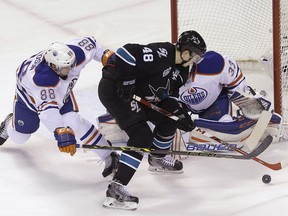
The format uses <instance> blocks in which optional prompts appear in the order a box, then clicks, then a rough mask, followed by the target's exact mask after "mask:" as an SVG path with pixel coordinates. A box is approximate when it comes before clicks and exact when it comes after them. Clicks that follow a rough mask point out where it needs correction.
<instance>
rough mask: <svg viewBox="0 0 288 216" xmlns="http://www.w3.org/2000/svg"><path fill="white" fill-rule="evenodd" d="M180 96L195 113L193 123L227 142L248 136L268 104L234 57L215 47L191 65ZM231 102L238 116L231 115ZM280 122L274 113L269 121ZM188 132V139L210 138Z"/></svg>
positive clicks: (191, 140)
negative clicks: (253, 86)
mask: <svg viewBox="0 0 288 216" xmlns="http://www.w3.org/2000/svg"><path fill="white" fill-rule="evenodd" d="M179 100H180V101H181V102H182V103H185V104H186V106H187V108H188V109H189V110H190V111H191V112H192V113H193V114H198V117H199V119H196V120H195V125H196V126H198V127H200V128H205V129H208V131H209V133H213V134H214V135H216V136H217V137H219V138H221V139H223V140H225V141H230V142H231V141H241V140H243V139H245V138H247V137H248V136H249V134H250V133H251V131H252V128H253V127H252V126H253V125H254V124H256V122H257V119H258V117H259V115H260V113H261V112H262V111H263V109H266V110H268V109H269V107H270V105H271V103H270V102H269V101H267V100H266V99H264V98H262V97H261V96H260V95H255V92H254V91H253V89H251V88H250V87H249V86H247V83H246V80H245V76H244V74H243V73H242V71H241V69H240V68H239V66H238V64H237V63H236V61H235V60H234V59H233V58H231V57H228V56H224V55H221V54H220V53H217V52H215V51H207V52H206V53H205V55H204V56H203V59H202V61H200V62H198V64H194V65H193V67H192V68H191V70H190V76H189V79H188V80H187V82H186V83H185V85H183V86H182V87H181V88H180V90H179ZM231 102H233V103H234V104H235V105H236V106H238V107H239V108H240V110H241V115H240V116H238V117H232V116H233V113H232V109H231V108H232V106H231ZM234 116H235V115H234ZM280 123H281V117H280V116H279V115H278V114H274V115H273V117H272V119H271V124H276V125H277V124H278V125H279V124H280ZM210 130H211V131H210ZM191 134H192V136H190V140H189V141H190V142H199V140H200V143H201V142H203V143H207V142H208V141H209V140H207V137H206V139H205V137H201V138H202V139H199V137H197V134H196V133H193V132H192V133H191ZM193 134H194V136H195V137H193ZM203 138H204V139H203Z"/></svg>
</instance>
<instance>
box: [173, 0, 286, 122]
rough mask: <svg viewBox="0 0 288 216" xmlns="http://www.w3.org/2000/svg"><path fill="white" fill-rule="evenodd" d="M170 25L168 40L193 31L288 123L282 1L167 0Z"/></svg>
mask: <svg viewBox="0 0 288 216" xmlns="http://www.w3.org/2000/svg"><path fill="white" fill-rule="evenodd" d="M171 27H172V28H171V29H172V42H176V41H177V37H178V35H179V34H181V33H182V32H183V31H186V30H190V29H194V30H196V31H198V32H199V33H200V34H201V35H202V36H203V38H204V39H205V41H206V43H207V47H208V50H215V51H218V52H220V53H222V54H224V55H229V56H231V57H233V58H234V59H236V61H237V62H238V64H239V66H240V67H241V69H242V71H243V73H244V74H245V75H246V78H247V82H248V84H249V85H251V86H252V87H253V88H255V89H256V91H258V92H259V93H262V94H263V95H266V97H267V99H268V100H270V101H272V104H273V109H274V110H275V111H276V112H277V113H280V114H282V116H283V119H284V120H283V123H286V124H287V122H288V1H287V0H253V1H251V0H241V1H239V0H229V1H227V0H215V1H211V0H193V1H189V0H171ZM255 80H257V81H256V82H255Z"/></svg>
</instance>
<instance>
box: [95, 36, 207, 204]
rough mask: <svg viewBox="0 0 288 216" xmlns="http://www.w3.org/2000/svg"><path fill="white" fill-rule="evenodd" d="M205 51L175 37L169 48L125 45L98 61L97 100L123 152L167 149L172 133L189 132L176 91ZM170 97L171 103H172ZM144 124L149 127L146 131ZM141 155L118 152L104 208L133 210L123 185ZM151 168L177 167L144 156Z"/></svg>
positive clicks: (190, 39)
mask: <svg viewBox="0 0 288 216" xmlns="http://www.w3.org/2000/svg"><path fill="white" fill-rule="evenodd" d="M205 51H206V44H205V42H204V40H203V38H202V37H201V36H200V35H199V34H198V33H197V32H196V31H186V32H183V33H182V34H181V36H180V37H179V39H178V42H177V44H176V46H175V45H173V44H171V43H168V42H166V43H165V42H163V43H151V44H148V45H139V44H126V45H124V46H123V47H121V48H119V49H118V50H117V51H116V55H115V54H113V53H111V52H109V51H108V52H107V53H106V54H105V55H104V57H103V65H106V66H105V67H104V68H103V76H102V79H101V81H100V83H99V89H98V93H99V98H100V100H101V102H102V103H103V105H104V106H105V107H106V108H107V110H108V112H109V113H111V114H112V115H113V116H114V117H115V119H116V121H117V123H118V124H119V126H120V128H121V129H123V130H124V131H125V132H126V133H127V135H128V137H129V139H128V142H127V145H128V146H134V147H152V148H155V149H163V150H164V149H169V148H170V146H171V144H172V140H173V137H174V134H175V131H176V128H179V129H181V130H184V131H191V130H193V129H194V124H193V121H192V120H191V118H190V116H189V115H187V112H186V110H185V109H183V108H182V107H181V106H180V105H179V104H178V100H177V98H178V90H179V87H180V86H181V85H183V84H184V83H185V81H186V79H187V76H188V72H189V67H188V66H189V65H191V64H192V63H193V62H198V61H199V60H201V58H202V56H203V54H204V53H205ZM134 94H136V95H138V96H140V97H143V98H145V99H146V100H148V101H149V102H151V103H154V104H157V105H158V106H160V107H161V108H163V109H166V110H168V111H169V112H171V113H173V114H174V115H176V116H178V117H179V120H178V121H177V122H174V121H173V120H171V119H170V118H167V117H165V116H163V115H162V114H159V113H158V112H156V111H154V110H152V109H149V108H147V107H145V106H142V105H141V104H139V103H137V102H136V101H134V100H132V96H133V95H134ZM173 97H174V98H173ZM147 121H150V122H151V123H152V124H153V125H154V126H155V127H154V129H153V132H152V130H151V129H150V127H149V125H148V124H147ZM142 158H143V154H142V153H139V152H132V151H123V152H122V154H121V156H120V159H119V166H118V171H117V172H116V173H115V175H114V178H113V181H112V183H111V184H110V185H109V186H108V190H107V192H106V197H107V198H106V200H105V202H104V203H103V205H104V206H106V207H109V208H126V209H136V208H137V203H138V201H139V199H138V197H136V196H132V195H131V194H129V192H128V191H127V190H126V185H127V184H128V183H129V182H130V180H131V179H132V177H133V175H134V173H135V172H136V170H137V168H138V166H139V164H140V162H141V160H142ZM148 161H149V164H150V165H151V166H152V167H156V168H159V169H160V168H163V169H168V170H171V171H174V172H182V166H183V165H182V162H181V161H178V160H175V159H174V158H172V157H171V156H168V155H167V156H165V155H155V154H153V155H152V154H149V156H148Z"/></svg>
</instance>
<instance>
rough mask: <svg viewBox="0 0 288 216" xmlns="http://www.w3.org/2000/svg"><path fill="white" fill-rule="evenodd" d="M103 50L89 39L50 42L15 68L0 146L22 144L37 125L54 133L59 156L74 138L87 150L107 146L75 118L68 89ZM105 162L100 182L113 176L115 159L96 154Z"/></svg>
mask: <svg viewBox="0 0 288 216" xmlns="http://www.w3.org/2000/svg"><path fill="white" fill-rule="evenodd" d="M103 51H104V49H103V48H102V47H101V45H100V44H99V43H97V42H96V40H95V39H94V38H93V37H83V38H79V39H74V40H72V41H70V42H68V43H67V44H64V43H60V42H55V43H52V44H51V45H50V46H49V47H48V49H47V50H44V51H40V52H39V53H37V54H35V55H33V56H31V57H30V58H28V59H27V60H25V61H24V62H23V63H22V64H21V65H20V66H19V68H18V69H17V78H16V79H17V84H16V95H15V100H14V113H13V114H9V115H8V116H7V117H6V119H5V120H4V121H3V122H2V123H1V126H0V145H3V143H4V142H5V141H6V140H7V139H8V137H10V139H11V140H12V141H14V142H15V143H19V144H21V143H25V142H26V141H27V140H28V139H29V138H30V136H31V134H32V133H34V132H36V131H37V129H38V128H39V123H40V121H41V122H42V123H43V124H44V125H45V126H46V127H47V129H48V130H49V131H51V132H53V133H54V136H55V139H56V141H57V143H58V147H59V150H60V151H61V152H66V153H70V155H71V156H73V155H74V154H75V152H76V137H77V138H78V139H79V140H80V141H81V142H83V143H85V144H88V145H108V143H107V141H106V140H105V139H104V137H103V136H102V134H101V133H99V131H98V130H97V128H96V127H95V126H94V125H93V124H92V123H91V122H89V121H88V120H86V119H84V118H82V117H81V116H80V114H79V113H78V106H77V103H76V100H75V97H74V95H73V91H72V90H73V87H74V86H75V84H76V82H77V80H78V79H79V76H80V72H81V71H82V69H83V68H84V67H85V66H86V65H87V64H88V63H89V62H90V61H92V60H96V61H98V62H101V57H102V55H103ZM97 153H98V155H99V156H100V157H101V159H102V160H104V161H105V169H104V171H103V173H102V175H103V176H104V177H106V176H108V175H110V174H111V173H113V172H115V170H116V169H117V164H118V154H116V153H115V152H111V151H109V150H106V151H103V150H100V151H97Z"/></svg>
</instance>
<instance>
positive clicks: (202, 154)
mask: <svg viewBox="0 0 288 216" xmlns="http://www.w3.org/2000/svg"><path fill="white" fill-rule="evenodd" d="M272 140H273V138H272V136H271V135H268V136H267V137H265V139H264V140H263V141H262V142H261V144H260V145H258V146H257V148H255V149H254V150H253V151H251V152H250V153H246V152H245V154H242V155H235V154H223V153H215V152H193V151H173V150H158V149H149V148H138V147H132V146H100V145H95V146H92V145H80V144H77V148H83V149H99V150H101V149H102V150H103V149H104V150H107V149H109V150H114V151H136V152H143V153H153V154H174V155H187V156H196V157H210V158H212V157H215V158H229V159H253V158H254V157H256V156H257V155H259V154H261V153H262V152H263V151H264V150H265V149H266V148H268V146H269V145H270V144H271V142H272Z"/></svg>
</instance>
